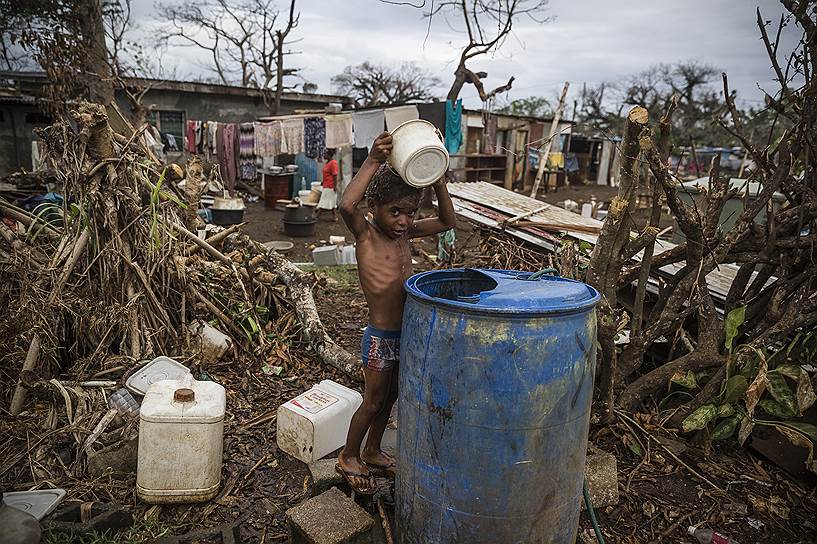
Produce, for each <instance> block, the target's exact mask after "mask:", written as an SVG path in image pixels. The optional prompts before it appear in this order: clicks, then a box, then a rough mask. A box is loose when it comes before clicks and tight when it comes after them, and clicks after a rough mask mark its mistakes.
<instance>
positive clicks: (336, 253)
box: [312, 246, 342, 266]
mask: <svg viewBox="0 0 817 544" xmlns="http://www.w3.org/2000/svg"><path fill="white" fill-rule="evenodd" d="M341 259H342V257H341V249H340V247H338V246H322V247H316V248H315V249H313V250H312V262H313V263H315V266H337V265H339V264H341Z"/></svg>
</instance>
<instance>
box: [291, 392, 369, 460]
mask: <svg viewBox="0 0 817 544" xmlns="http://www.w3.org/2000/svg"><path fill="white" fill-rule="evenodd" d="M362 403H363V397H362V396H361V395H360V393H358V392H357V391H354V390H352V389H349V388H348V387H344V386H343V385H340V384H339V383H335V382H333V381H332V380H323V381H322V382H321V383H319V384H317V385H315V386H313V387H312V389H310V390H309V391H307V392H305V393H302V394H300V395H298V396H297V397H295V398H294V399H292V400H290V401H288V402H285V403H284V404H282V405H281V406H279V407H278V415H277V425H278V430H277V432H276V435H277V441H278V447H279V448H280V449H281V450H282V451H284V452H286V453H288V454H289V455H291V456H293V457H295V458H296V459H299V460H301V461H303V462H304V463H311V462H312V461H315V460H317V459H320V458H321V457H324V456H325V455H327V454H329V453H331V452H333V451H335V450H336V449H338V448H340V447H341V446H343V444H344V443H346V433H347V431H348V430H349V422H351V421H352V415H353V414H354V413H355V410H357V409H358V407H359V406H360V405H361V404H362Z"/></svg>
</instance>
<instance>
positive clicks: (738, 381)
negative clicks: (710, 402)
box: [723, 374, 749, 403]
mask: <svg viewBox="0 0 817 544" xmlns="http://www.w3.org/2000/svg"><path fill="white" fill-rule="evenodd" d="M747 389H749V382H748V381H747V380H746V377H745V376H743V375H741V374H737V375H735V376H732V377H731V378H729V379H728V380H726V388H725V389H724V392H723V402H726V403H729V402H735V401H736V400H738V399H741V398H743V395H745V394H746V390H747Z"/></svg>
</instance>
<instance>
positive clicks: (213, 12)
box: [159, 0, 300, 113]
mask: <svg viewBox="0 0 817 544" xmlns="http://www.w3.org/2000/svg"><path fill="white" fill-rule="evenodd" d="M159 16H160V17H161V19H163V20H165V21H167V23H166V24H164V25H163V26H162V27H161V29H160V31H159V35H160V37H161V39H162V40H164V41H165V42H166V43H167V42H172V43H178V44H180V45H185V46H189V47H195V48H198V49H201V50H204V51H207V52H208V54H209V56H210V62H209V64H208V65H207V67H208V68H209V69H210V70H212V71H213V72H214V73H215V74H216V76H217V80H218V81H219V82H220V83H222V84H224V85H230V84H239V85H241V86H243V87H255V88H259V89H263V90H265V93H264V96H265V102H266V104H267V107H269V109H270V111H272V112H273V113H275V112H277V111H278V109H279V108H280V104H281V95H282V93H283V91H284V90H285V89H286V88H287V87H285V85H284V77H286V76H292V75H296V74H297V72H298V69H297V68H287V67H286V66H285V62H284V61H285V56H286V55H290V54H292V53H294V52H293V51H291V50H288V49H287V46H289V45H291V43H292V42H290V41H288V38H289V35H290V33H291V32H292V30H293V29H295V28H296V27H297V26H298V20H299V17H300V13H298V12H296V11H295V0H290V3H289V9H288V10H287V16H286V17H285V18H284V19H283V22H282V19H281V18H280V12H279V11H278V9H277V7H276V6H275V3H274V2H273V1H272V0H203V1H202V2H199V3H196V4H183V5H176V4H162V5H160V6H159ZM235 72H237V73H238V74H239V77H238V78H237V79H236V78H233V77H232V76H231V74H233V73H235ZM290 88H293V87H290Z"/></svg>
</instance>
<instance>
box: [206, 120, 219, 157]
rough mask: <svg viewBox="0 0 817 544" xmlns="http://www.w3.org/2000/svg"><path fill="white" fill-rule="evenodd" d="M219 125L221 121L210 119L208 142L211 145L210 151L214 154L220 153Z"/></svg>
mask: <svg viewBox="0 0 817 544" xmlns="http://www.w3.org/2000/svg"><path fill="white" fill-rule="evenodd" d="M218 126H219V123H218V122H216V121H209V122H208V123H207V136H208V139H207V142H208V144H209V147H210V153H211V154H213V155H218V148H219V145H218Z"/></svg>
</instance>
